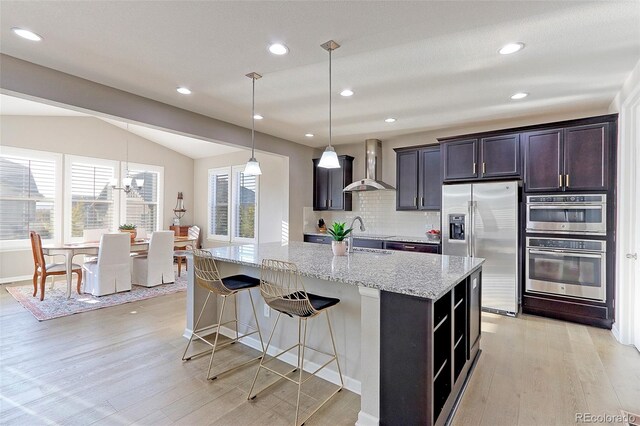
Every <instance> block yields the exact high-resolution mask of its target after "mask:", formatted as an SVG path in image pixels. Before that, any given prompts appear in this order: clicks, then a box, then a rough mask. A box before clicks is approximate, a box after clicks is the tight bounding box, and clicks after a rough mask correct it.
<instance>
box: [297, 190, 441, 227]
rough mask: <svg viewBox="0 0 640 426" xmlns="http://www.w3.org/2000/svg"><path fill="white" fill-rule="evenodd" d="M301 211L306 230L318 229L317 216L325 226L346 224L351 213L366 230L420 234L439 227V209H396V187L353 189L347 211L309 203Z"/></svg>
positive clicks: (349, 220) (351, 216)
mask: <svg viewBox="0 0 640 426" xmlns="http://www.w3.org/2000/svg"><path fill="white" fill-rule="evenodd" d="M303 214H304V232H306V233H309V232H317V224H318V219H320V218H323V219H324V221H325V223H326V224H327V226H330V225H331V224H332V223H333V222H347V225H349V223H350V222H351V219H352V218H353V217H354V216H362V219H363V220H364V224H365V226H366V228H367V230H366V231H365V233H367V234H377V235H394V236H407V237H420V236H424V235H425V232H426V231H428V230H429V229H440V212H437V211H427V212H418V211H396V192H395V191H365V192H354V193H353V211H350V212H340V211H335V212H332V211H319V212H316V211H313V208H312V207H305V208H304V212H303ZM356 233H360V230H359V229H357V230H356Z"/></svg>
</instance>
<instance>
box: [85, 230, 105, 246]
mask: <svg viewBox="0 0 640 426" xmlns="http://www.w3.org/2000/svg"><path fill="white" fill-rule="evenodd" d="M108 233H109V230H108V229H107V228H102V229H83V230H82V241H83V242H85V243H93V242H96V241H100V237H102V235H104V234H108Z"/></svg>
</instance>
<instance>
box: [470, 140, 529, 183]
mask: <svg viewBox="0 0 640 426" xmlns="http://www.w3.org/2000/svg"><path fill="white" fill-rule="evenodd" d="M479 148H480V177H481V178H483V179H484V178H502V177H512V176H520V163H521V161H520V135H519V134H511V135H500V136H490V137H486V138H482V139H480V147H479Z"/></svg>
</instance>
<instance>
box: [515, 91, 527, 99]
mask: <svg viewBox="0 0 640 426" xmlns="http://www.w3.org/2000/svg"><path fill="white" fill-rule="evenodd" d="M527 96H529V94H528V93H525V92H518V93H514V94H513V95H511V99H522V98H526V97H527Z"/></svg>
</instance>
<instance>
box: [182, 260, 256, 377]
mask: <svg viewBox="0 0 640 426" xmlns="http://www.w3.org/2000/svg"><path fill="white" fill-rule="evenodd" d="M193 266H194V268H193V269H194V274H195V282H196V284H197V285H199V286H200V287H202V288H204V289H205V290H208V291H209V293H208V294H207V298H206V299H205V301H204V305H203V306H202V310H201V311H200V315H198V319H197V320H196V324H195V326H194V327H193V332H192V333H191V337H190V338H189V343H187V347H186V348H185V350H184V354H183V355H182V360H183V361H189V360H191V359H193V358H196V357H199V356H201V355H204V354H206V353H208V352H211V359H210V360H209V369H208V370H207V379H210V380H214V379H216V378H217V377H218V376H219V375H221V374H224V373H228V372H230V371H232V370H235V369H237V368H240V367H242V366H244V365H246V364H249V363H250V362H253V361H257V360H258V359H262V355H260V356H258V357H255V358H252V359H250V360H248V361H245V362H243V363H241V364H239V365H236V366H235V367H231V368H229V369H227V370H225V371H222V372H219V373H217V374H216V375H214V376H211V366H212V364H213V357H214V356H215V354H216V349H218V348H222V347H224V346H228V345H230V344H233V343H235V342H237V341H238V340H240V339H242V338H243V337H247V336H251V335H253V334H256V333H258V337H259V338H260V346H261V347H262V349H263V353H264V343H263V341H262V334H261V333H260V325H259V324H258V315H256V307H255V305H254V303H253V296H251V289H252V288H255V287H258V286H259V285H260V280H259V279H257V278H253V277H249V276H247V275H233V276H230V277H226V278H221V277H220V273H219V272H218V268H217V266H216V262H215V260H214V259H213V256H212V255H211V253H209V252H208V251H205V250H193ZM241 291H247V293H249V300H251V308H252V309H253V318H254V320H255V321H256V326H255V327H253V326H251V325H249V324H243V323H239V322H238V298H237V297H236V298H235V300H234V302H235V303H234V308H235V309H234V310H235V318H234V319H232V320H229V321H227V322H222V316H223V315H224V308H225V305H226V302H227V298H228V297H229V296H234V297H235V296H236V295H237V294H238V293H239V292H241ZM212 294H214V295H218V296H222V308H221V309H220V315H219V316H218V323H217V324H214V325H213V326H212V327H216V337H215V339H214V341H213V343H211V342H210V341H209V340H207V339H206V338H205V337H204V336H201V335H200V334H198V333H200V332H201V331H202V330H199V329H198V325H199V324H200V319H201V318H202V314H203V313H204V311H205V309H206V308H207V303H208V302H209V298H210V297H211V295H212ZM229 323H235V329H236V338H235V339H231V340H230V341H228V342H225V343H222V344H218V336H220V327H221V326H223V325H226V324H229ZM238 324H241V325H243V326H245V327H247V328H248V329H253V330H254V331H251V332H250V333H246V334H243V335H240V334H239V333H238ZM205 328H206V329H208V328H210V327H205ZM194 337H195V338H197V339H200V340H201V341H203V342H204V343H206V344H207V345H209V346H211V349H207V350H205V351H202V352H199V353H197V354H193V355H190V356H188V357H187V351H188V350H189V346H190V345H191V342H192V341H193V338H194Z"/></svg>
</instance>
